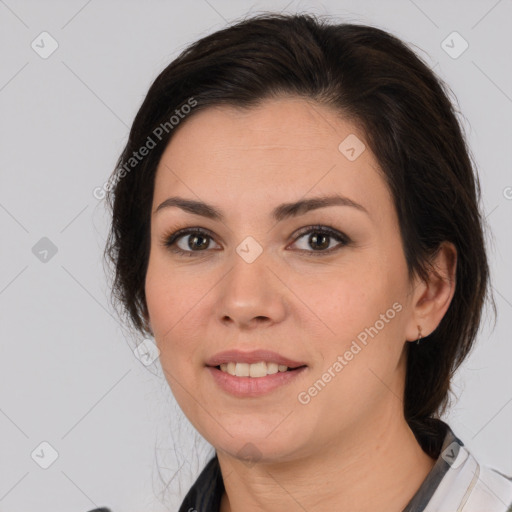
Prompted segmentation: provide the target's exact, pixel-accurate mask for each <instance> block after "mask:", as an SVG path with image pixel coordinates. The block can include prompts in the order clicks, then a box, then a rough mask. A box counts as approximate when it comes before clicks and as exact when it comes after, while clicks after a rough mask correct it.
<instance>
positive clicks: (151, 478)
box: [0, 0, 512, 512]
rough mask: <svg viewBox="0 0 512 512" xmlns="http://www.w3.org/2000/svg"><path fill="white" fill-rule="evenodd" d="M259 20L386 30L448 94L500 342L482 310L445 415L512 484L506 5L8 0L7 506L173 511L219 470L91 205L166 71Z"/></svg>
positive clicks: (4, 165) (4, 136)
mask: <svg viewBox="0 0 512 512" xmlns="http://www.w3.org/2000/svg"><path fill="white" fill-rule="evenodd" d="M265 10H271V11H283V12H300V11H303V12H313V13H317V14H330V15H332V16H334V17H336V18H337V19H338V20H339V21H340V22H342V21H348V22H354V23H364V24H370V25H374V26H377V27H379V28H383V29H385V30H388V31H390V32H392V33H393V34H395V35H397V36H398V37H400V38H402V39H403V40H404V41H406V42H407V43H409V44H411V45H413V48H414V49H415V51H417V53H418V54H419V55H420V56H421V57H422V58H424V59H425V60H426V61H427V62H428V63H429V64H430V65H431V66H432V67H434V69H435V71H436V72H437V73H438V74H439V75H440V76H441V78H443V79H444V80H445V81H446V82H447V83H448V84H449V85H450V87H451V89H452V90H453V92H454V94H455V95H456V97H457V99H458V102H459V108H460V110H461V111H462V113H463V119H462V122H463V123H464V128H465V129H466V131H467V133H468V141H469V143H470V146H471V149H472V151H473V154H474V156H475V159H476V162H477V164H478V166H479V172H480V177H481V181H482V189H483V190H482V191H483V210H484V212H485V215H486V218H487V220H488V222H489V224H490V226H491V229H492V236H489V244H488V248H489V257H490V261H491V266H492V268H491V270H492V279H493V287H494V291H495V296H496V301H497V307H498V320H497V324H496V327H495V328H494V329H492V322H491V320H492V318H491V316H490V315H489V314H487V313H486V315H485V317H484V322H483V325H482V329H481V333H480V336H479V343H478V345H477V348H476V349H475V350H474V352H473V353H472V355H471V357H470V358H469V359H468V360H467V361H466V363H465V364H464V366H463V367H462V368H461V370H460V371H459V372H458V374H457V378H456V380H455V383H454V390H455V392H456V394H457V395H458V397H459V400H458V401H457V402H456V404H455V405H454V406H453V408H452V409H451V411H450V413H449V414H448V415H447V416H446V420H447V421H448V422H449V423H450V425H451V426H452V428H453V430H454V431H455V433H456V434H457V435H458V436H459V437H460V438H461V439H462V440H463V441H464V442H465V444H466V445H467V446H468V447H469V448H470V450H472V451H473V453H474V454H475V455H476V456H477V458H478V460H480V461H481V462H483V463H485V464H487V465H490V466H492V467H496V468H498V469H500V470H501V471H502V472H504V473H507V474H512V439H511V435H510V434H511V432H512V371H511V361H512V343H511V342H512V339H511V332H512V272H511V267H510V262H511V261H512V236H511V233H512V229H511V228H512V167H511V160H512V159H511V149H510V148H511V140H512V130H511V127H512V123H511V110H512V99H511V98H512V72H511V71H512V70H511V64H510V63H511V60H510V53H511V49H512V44H511V43H512V31H511V30H510V21H511V19H512V2H511V1H510V0H501V1H496V0H480V1H476V0H473V1H468V0H465V1H450V2H447V1H446V0H440V1H439V0H436V1H425V0H415V1H412V0H394V1H362V0H353V1H348V0H347V1H345V0H337V1H324V2H298V1H291V2H289V0H284V1H282V0H279V1H275V2H271V1H265V2H264V1H261V2H251V1H228V0H208V1H206V0H190V1H188V2H178V1H162V0H151V1H137V2H136V1H126V0H124V1H121V0H117V1H113V0H108V1H105V0H103V1H100V0H89V1H85V0H72V1H70V0H67V1H36V0H34V1H21V0H0V52H1V54H0V55H1V66H0V109H1V111H0V143H1V151H0V173H1V181H0V226H1V235H2V237H1V245H0V258H1V265H0V319H1V321H0V336H1V344H0V375H1V381H0V434H1V435H0V453H1V456H0V461H1V462H0V511H3V512H29V511H37V512H50V511H51V512H59V511H66V512H73V511H75V512H85V511H87V510H90V509H92V508H94V507H96V506H109V507H111V508H112V510H113V512H135V511H138V512H141V511H148V512H149V511H155V512H156V511H164V510H170V511H175V510H177V508H178V505H179V503H181V500H182V499H183V496H184V494H185V493H186V491H187V490H188V488H189V486H190V485H191V484H192V482H193V480H194V479H195V478H196V477H197V475H198V473H199V471H200V470H201V468H202V467H203V465H204V463H205V462H206V461H207V460H208V458H209V457H210V456H211V454H212V447H211V446H209V445H208V444H207V443H206V442H205V441H204V440H202V439H201V438H199V436H198V435H197V434H195V431H194V429H193V428H192V426H191V425H190V424H189V423H188V421H187V420H186V419H185V418H184V417H183V415H182V414H181V412H180V410H179V408H178V407H177V405H176V404H175V402H174V400H173V397H172V395H171V394H170V391H169V389H168V386H167V383H166V381H165V379H164V378H163V376H162V372H161V368H160V367H159V363H158V360H157V361H156V362H155V363H154V364H152V365H149V366H145V365H144V364H142V363H141V361H140V360H139V359H138V358H137V357H136V356H135V354H134V351H133V350H134V347H135V345H136V344H138V343H140V342H142V339H140V340H136V339H135V340H134V339H130V338H129V337H128V336H127V335H126V333H125V332H124V331H123V329H122V327H121V326H120V324H119V321H118V319H117V317H116V315H115V313H114V311H113V310H112V308H111V307H110V306H109V299H108V284H107V280H106V276H105V272H104V268H103V265H102V250H103V244H104V242H105V236H106V233H107V227H108V217H107V215H106V213H105V210H104V204H103V201H101V200H98V199H96V198H95V197H94V195H93V190H94V189H95V188H96V187H98V186H102V185H103V183H104V182H105V181H106V179H107V178H108V176H109V175H110V173H111V171H112V170H113V168H114V165H115V162H116V159H117V157H118V155H119V153H120V151H121V150H122V148H123V146H124V144H125V143H126V140H127V134H128V130H129V126H130V125H131V122H132V120H133V118H134V115H135V114H136V112H137V110H138V108H139V106H140V104H141V102H142V100H143V98H144V96H145V94H146V92H147V89H148V87H149V86H150V84H151V83H152V81H153V80H154V79H155V78H156V76H157V74H158V73H159V72H160V71H161V70H162V69H163V68H164V67H165V66H166V65H167V64H168V63H169V62H170V61H171V60H172V59H173V58H174V57H176V56H177V55H178V53H180V52H181V51H182V50H183V49H184V48H185V47H186V46H187V45H188V44H189V43H191V42H193V41H195V40H197V39H198V38H200V37H202V36H205V35H207V34H209V33H211V32H213V31H215V30H218V29H220V28H223V27H224V26H226V24H227V23H231V22H232V21H234V20H235V19H237V18H239V17H241V16H243V15H246V14H247V13H249V12H253V13H257V12H261V11H265ZM43 32H46V34H42V33H43ZM454 32H457V34H453V33H454ZM466 46H467V48H466ZM52 50H53V53H52ZM45 466H46V468H45ZM178 469H180V471H179V473H178V474H177V475H176V476H175V474H176V472H177V471H178ZM173 476H175V478H173Z"/></svg>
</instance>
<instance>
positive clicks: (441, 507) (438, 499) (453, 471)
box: [425, 445, 512, 512]
mask: <svg viewBox="0 0 512 512" xmlns="http://www.w3.org/2000/svg"><path fill="white" fill-rule="evenodd" d="M445 451H446V450H445ZM450 453H453V452H450ZM441 456H442V457H443V454H442V455H441ZM443 458H444V459H445V460H446V461H447V462H448V463H449V469H448V470H447V471H446V473H445V475H444V477H443V479H442V481H441V482H440V484H439V486H438V488H437V489H436V492H435V493H434V495H433V496H432V499H431V500H430V502H429V504H428V506H427V508H426V509H425V512H453V511H455V510H464V512H512V477H511V476H507V475H504V474H503V473H501V472H499V471H498V470H496V469H494V468H491V467H489V466H486V465H484V464H482V463H480V462H479V461H477V460H476V458H475V457H474V456H473V454H472V453H471V452H470V451H469V450H468V449H467V448H466V447H465V446H464V445H461V446H459V449H458V452H457V455H456V457H455V458H454V460H450V459H449V457H448V456H446V457H443Z"/></svg>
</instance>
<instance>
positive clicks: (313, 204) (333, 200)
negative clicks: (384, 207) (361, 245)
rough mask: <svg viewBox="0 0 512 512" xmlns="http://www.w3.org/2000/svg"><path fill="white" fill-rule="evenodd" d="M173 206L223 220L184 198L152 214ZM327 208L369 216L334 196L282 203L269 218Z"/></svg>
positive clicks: (168, 201) (212, 209)
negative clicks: (342, 207) (352, 211)
mask: <svg viewBox="0 0 512 512" xmlns="http://www.w3.org/2000/svg"><path fill="white" fill-rule="evenodd" d="M173 206H175V207H177V208H181V209H182V210H183V211H185V212H188V213H192V214H194V215H200V216H202V217H206V218H208V219H212V220H218V221H221V222H222V221H224V220H225V215H224V213H222V211H221V210H220V209H218V208H216V207H215V206H213V205H210V204H207V203H204V202H202V201H196V200H193V199H186V198H184V197H169V198H168V199H166V200H165V201H164V202H163V203H161V204H160V205H158V207H157V208H156V209H155V210H154V212H153V213H154V214H156V213H157V212H159V211H161V210H163V209H165V208H170V207H173ZM328 206H350V207H352V208H356V209H358V210H360V211H362V212H365V213H366V214H368V215H369V213H368V210H367V209H366V208H365V207H364V206H363V205H361V204H359V203H356V202H355V201H352V199H349V198H348V197H345V196H342V195H339V194H335V195H330V196H319V197H312V198H308V199H301V200H300V201H296V202H293V203H283V204H281V205H279V206H277V207H276V208H274V209H273V210H272V213H271V216H272V218H273V219H274V220H276V221H277V222H280V221H282V220H284V219H287V218H290V217H298V216H299V215H304V214H305V213H307V212H310V211H312V210H317V209H319V208H326V207H328Z"/></svg>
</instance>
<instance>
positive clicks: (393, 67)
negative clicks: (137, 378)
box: [106, 14, 512, 512]
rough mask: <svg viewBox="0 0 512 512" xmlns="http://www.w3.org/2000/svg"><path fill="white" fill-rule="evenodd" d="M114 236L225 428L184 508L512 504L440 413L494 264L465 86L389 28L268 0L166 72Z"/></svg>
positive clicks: (126, 294)
mask: <svg viewBox="0 0 512 512" xmlns="http://www.w3.org/2000/svg"><path fill="white" fill-rule="evenodd" d="M111 185H112V186H111V187H110V190H109V193H108V199H109V202H110V203H109V204H110V206H111V208H112V215H113V220H112V229H111V232H110V237H109V241H108V244H107V247H106V255H107V256H108V257H109V258H110V260H111V261H112V262H113V264H114V267H115V274H114V276H115V281H114V295H115V297H116V298H117V299H118V302H119V303H120V304H121V305H122V307H123V308H124V310H125V311H126V313H127V314H128V319H129V321H130V322H131V323H132V324H133V326H134V327H135V328H136V329H137V330H139V331H140V332H141V333H142V334H144V335H148V334H150V335H152V336H154V339H155V343H156V345H157V346H158V348H159V350H160V362H161V365H162V368H163V371H164V373H165V376H166V379H167V381H168V383H169V386H170V387H171V390H172V392H173V394H174V396H175V398H176V400H177V402H178V404H179V405H180V407H181V409H182V410H183V412H184V413H185V415H186V416H187V417H188V418H189V420H190V421H191V422H192V424H193V425H194V426H195V428H196V429H197V430H198V432H199V433H200V434H201V435H202V436H203V437H204V438H205V439H206V440H207V441H208V442H209V443H211V444H212V445H213V447H214V448H215V452H216V453H215V456H214V457H213V458H212V459H211V460H210V462H209V463H208V464H207V466H206V467H205V469H204V470H203V472H202V473H201V475H200V476H199V478H198V479H197V481H196V482H195V484H194V485H193V486H192V488H191V489H190V491H189V492H188V494H187V495H186V497H185V499H184V501H183V503H182V505H181V508H180V511H183V512H184V511H189V512H190V511H197V512H206V511H208V512H214V511H221V512H247V511H256V510H258V511H259V510H265V511H270V512H273V511H282V510H288V511H292V510H293V511H295V510H297V511H299V510H300V511H304V510H307V511H309V512H313V511H318V510H350V511H356V510H357V511H360V512H366V511H377V510H382V511H394V510H396V511H407V512H413V511H414V512H419V511H455V510H464V511H465V512H470V511H483V510H485V511H486V512H494V511H495V512H498V511H500V512H505V511H507V510H512V508H511V507H512V479H511V478H510V477H506V476H505V475H502V474H501V473H499V472H498V471H496V470H493V469H491V468H488V467H486V466H484V465H482V464H479V463H478V462H477V461H476V460H475V458H474V457H473V455H472V454H471V453H470V452H469V451H468V450H467V449H466V448H465V447H464V445H463V442H462V441H461V440H459V439H458V438H457V436H456V435H455V434H454V433H453V432H452V430H451V429H450V427H449V426H448V425H447V424H446V423H444V422H443V421H441V419H440V416H441V414H442V413H443V412H444V411H445V409H446V407H447V404H448V393H449V389H450V380H451V378H452V376H453V374H454V371H455V370H456V368H457V367H458V366H459V365H460V364H461V362H462V361H463V360H464V358H465V357H466V356H467V355H468V353H469V351H470V349H471V348H472V346H473V344H474V341H475V338H476V334H477V330H478V326H479V323H480V318H481V311H482V307H483V305H484V302H485V299H486V298H487V297H488V296H489V298H490V299H492V296H491V295H490V293H489V286H490V284H489V267H488V261H487V257H486V253H485V244H484V234H483V218H482V216H481V214H480V212H479V193H480V189H479V183H478V178H477V175H476V173H475V171H474V169H473V166H472V163H471V159H470V155H469V151H468V149H467V146H466V143H465V139H464V136H463V133H462V131H461V128H460V126H459V124H458V122H457V119H456V115H455V112H454V109H453V107H452V105H451V103H450V101H449V99H448V95H447V88H446V87H445V86H444V84H443V83H442V82H441V81H440V80H439V79H438V78H437V77H435V75H434V74H433V73H432V71H431V70H430V69H429V68H428V67H427V66H426V65H425V64H424V63H423V62H422V61H421V60H420V59H419V58H418V57H417V56H416V55H415V54H414V53H413V52H412V51H411V50H410V49H409V48H408V47H407V46H406V45H404V44H403V43H402V42H401V41H399V40H398V39H396V38H395V37H393V36H392V35H390V34H388V33H386V32H384V31H382V30H379V29H377V28H373V27H368V26H361V25H351V24H340V25H336V24H332V23H328V22H325V21H323V20H321V19H318V18H315V17H313V16H309V15H291V16H285V15H277V14H265V15H260V16H257V17H253V18H250V19H247V20H245V21H242V22H239V23H237V24H236V25H234V26H231V27H228V28H226V29H224V30H221V31H218V32H216V33H214V34H212V35H210V36H207V37H205V38H203V39H201V40H199V41H198V42H196V43H195V44H193V45H191V46H190V47H189V48H188V49H186V50H185V51H184V52H183V53H182V54H181V55H180V56H179V57H178V58H177V59H176V60H175V61H174V62H172V63H171V64H170V65H169V66H168V67H167V68H166V69H165V70H164V71H163V72H162V73H161V74H160V75H159V76H158V78H157V79H156V80H155V82H154V83H153V85H152V86H151V88H150V90H149V92H148V94H147V96H146V99H145V101H144V102H143V105H142V106H141V108H140V110H139V112H138V114H137V116H136V118H135V120H134V123H133V126H132V129H131V132H130V137H129V141H128V143H127V145H126V148H125V149H124V151H123V153H122V155H121V156H120V158H119V161H118V166H117V169H116V171H115V172H114V174H113V176H112V180H111Z"/></svg>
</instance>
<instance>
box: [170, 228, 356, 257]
mask: <svg viewBox="0 0 512 512" xmlns="http://www.w3.org/2000/svg"><path fill="white" fill-rule="evenodd" d="M311 233H321V234H323V235H328V236H329V237H331V238H334V239H335V240H336V241H337V242H340V245H339V246H337V247H331V248H330V249H327V250H319V251H307V250H304V249H299V252H301V253H307V254H311V256H314V257H316V256H324V255H330V254H332V253H333V252H335V251H337V250H339V249H340V248H341V247H345V246H347V245H349V244H350V243H351V240H350V238H349V237H348V236H347V235H345V234H344V233H341V232H339V231H337V230H335V229H333V228H330V227H328V226H308V227H306V228H303V229H301V230H300V232H299V233H298V234H297V237H296V239H295V240H294V243H295V242H296V241H297V240H298V239H300V238H302V237H303V236H304V235H307V234H311ZM188 235H201V236H204V237H207V238H209V239H213V237H212V236H211V234H210V232H209V231H207V230H205V229H203V228H185V229H180V230H178V231H175V232H174V233H170V234H167V235H165V236H164V237H163V242H162V245H164V246H165V247H167V248H169V250H171V251H172V252H174V253H176V254H178V255H181V256H187V257H196V256H195V255H196V254H197V256H200V255H201V253H203V252H205V251H206V250H207V249H205V250H200V251H184V250H182V249H179V248H176V247H173V246H174V245H175V244H176V242H177V241H178V240H179V239H180V238H182V237H185V236H188ZM329 245H330V244H329Z"/></svg>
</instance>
